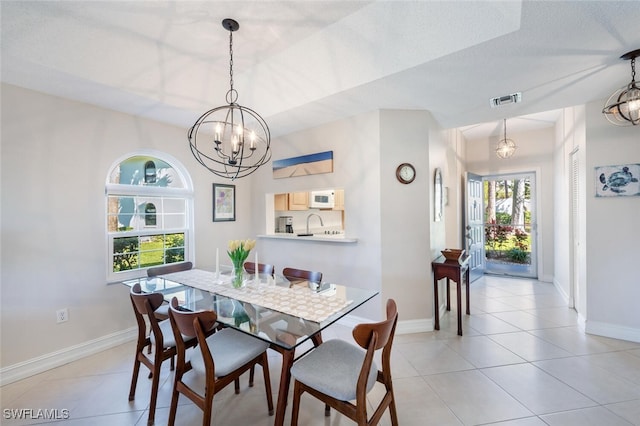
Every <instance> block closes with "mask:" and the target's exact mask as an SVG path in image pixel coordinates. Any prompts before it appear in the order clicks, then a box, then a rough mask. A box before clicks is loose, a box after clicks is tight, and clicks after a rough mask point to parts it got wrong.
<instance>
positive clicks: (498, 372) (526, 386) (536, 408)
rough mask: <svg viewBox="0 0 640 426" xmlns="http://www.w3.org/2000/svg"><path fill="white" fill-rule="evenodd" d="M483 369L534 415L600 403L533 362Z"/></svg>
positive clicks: (484, 372)
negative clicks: (532, 363)
mask: <svg viewBox="0 0 640 426" xmlns="http://www.w3.org/2000/svg"><path fill="white" fill-rule="evenodd" d="M481 371H482V373H483V374H485V375H486V376H487V377H489V378H490V379H491V380H493V381H494V382H495V383H496V384H498V386H500V387H501V388H502V389H504V390H505V391H507V392H508V393H509V394H510V395H512V396H513V397H514V398H516V399H517V400H518V401H520V403H522V405H524V406H525V407H527V408H528V409H529V410H531V411H532V412H533V413H535V414H545V413H552V412H555V411H565V410H573V409H576V408H585V407H592V406H595V405H598V404H597V403H596V402H595V401H593V400H591V399H589V398H587V397H586V396H584V395H583V394H581V393H580V392H577V391H575V390H574V389H572V388H571V387H569V386H567V385H566V384H564V383H562V382H561V381H560V380H558V379H556V378H555V377H553V376H551V375H549V374H547V373H545V372H544V371H542V370H541V369H539V368H537V367H535V366H533V365H531V364H517V365H508V366H504V367H494V368H485V369H483V370H481Z"/></svg>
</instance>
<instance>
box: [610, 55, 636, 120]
mask: <svg viewBox="0 0 640 426" xmlns="http://www.w3.org/2000/svg"><path fill="white" fill-rule="evenodd" d="M638 56H640V49H638V50H634V51H632V52H629V53H625V54H624V55H622V56H620V59H625V60H631V83H629V84H627V85H626V86H623V87H621V88H620V89H618V90H616V91H615V92H614V93H613V95H611V96H610V97H609V99H608V100H607V103H606V104H605V107H604V108H603V109H602V113H603V114H604V116H605V117H607V120H609V122H611V123H612V124H615V125H616V126H632V125H633V126H636V125H639V124H640V87H638V83H636V80H635V78H636V58H637V57H638Z"/></svg>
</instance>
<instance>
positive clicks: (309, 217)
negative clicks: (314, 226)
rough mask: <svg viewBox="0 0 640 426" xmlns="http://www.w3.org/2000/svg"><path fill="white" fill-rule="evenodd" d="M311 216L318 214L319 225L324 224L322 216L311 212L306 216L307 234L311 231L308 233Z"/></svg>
mask: <svg viewBox="0 0 640 426" xmlns="http://www.w3.org/2000/svg"><path fill="white" fill-rule="evenodd" d="M311 216H318V219H320V226H324V223H323V222H322V217H321V216H320V215H319V214H316V213H311V214H310V215H309V216H307V235H312V234H311V233H309V219H311Z"/></svg>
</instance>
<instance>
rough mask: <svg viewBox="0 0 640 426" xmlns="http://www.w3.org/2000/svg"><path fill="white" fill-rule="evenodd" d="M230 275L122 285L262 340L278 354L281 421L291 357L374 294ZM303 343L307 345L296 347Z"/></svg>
mask: <svg viewBox="0 0 640 426" xmlns="http://www.w3.org/2000/svg"><path fill="white" fill-rule="evenodd" d="M231 277H232V274H231V271H230V270H225V271H223V272H218V273H216V272H210V271H205V270H201V269H191V270H188V271H181V272H174V273H170V274H166V275H159V276H156V277H145V278H139V279H133V280H127V281H123V284H125V285H128V286H130V287H131V286H133V285H134V284H136V283H139V284H140V287H141V289H142V291H143V292H160V293H162V294H163V295H164V297H165V300H167V301H170V300H171V299H173V298H174V297H176V298H177V299H178V304H179V306H180V307H181V308H182V309H188V310H191V311H196V310H213V311H216V313H217V314H218V322H220V323H221V324H223V325H224V326H227V327H232V328H235V329H237V330H239V331H242V332H244V333H247V334H249V335H251V336H253V337H255V338H257V339H261V340H264V341H266V342H268V343H269V345H270V348H271V349H273V350H275V351H277V352H279V353H280V354H281V355H282V371H281V374H280V386H279V390H278V401H277V404H276V413H275V419H274V424H275V425H277V426H280V425H283V423H284V415H285V410H286V406H287V396H288V393H289V385H290V381H291V373H290V369H291V366H292V365H293V363H294V361H295V360H296V359H297V358H299V357H301V356H303V355H304V354H306V353H307V352H308V351H309V350H313V347H315V346H318V345H320V344H321V343H322V331H323V330H324V329H326V328H327V327H329V326H330V325H331V324H333V323H335V322H336V321H338V320H339V319H341V318H343V317H344V316H346V315H347V314H349V313H350V312H352V311H353V310H355V309H356V308H358V307H359V306H361V305H362V304H364V303H366V302H367V301H369V300H371V299H372V298H374V297H375V296H376V295H378V293H379V292H378V291H377V290H372V289H362V288H357V287H350V286H344V285H339V284H329V283H322V284H321V285H320V286H315V285H314V284H313V283H311V284H310V283H308V282H307V281H289V280H287V279H286V278H285V277H283V276H278V275H275V276H271V275H264V274H259V275H257V276H256V275H255V274H251V275H249V274H245V280H244V283H243V286H242V287H240V288H234V287H233V286H232V285H231ZM312 287H318V288H315V289H312ZM308 342H312V343H313V345H305V347H304V348H302V347H301V346H303V345H304V344H305V343H308ZM297 349H300V350H299V353H298V354H296V350H297ZM296 355H297V357H296Z"/></svg>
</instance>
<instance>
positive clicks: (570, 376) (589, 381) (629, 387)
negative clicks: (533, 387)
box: [534, 357, 640, 404]
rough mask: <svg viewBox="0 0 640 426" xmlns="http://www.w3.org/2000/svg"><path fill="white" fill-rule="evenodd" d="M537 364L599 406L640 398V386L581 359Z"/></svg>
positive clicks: (566, 359)
mask: <svg viewBox="0 0 640 426" xmlns="http://www.w3.org/2000/svg"><path fill="white" fill-rule="evenodd" d="M534 365H536V366H537V367H539V368H541V369H543V370H544V371H546V372H547V373H549V374H551V375H552V376H554V377H556V378H557V379H559V380H561V381H562V382H564V383H566V384H567V385H569V386H571V387H572V388H574V389H575V390H577V391H578V392H581V393H582V394H584V395H586V396H587V397H589V398H591V399H593V400H594V401H596V402H598V403H599V404H612V403H616V402H624V401H629V400H632V399H640V386H638V385H635V384H633V383H631V382H629V381H627V380H625V379H624V378H623V377H619V376H616V375H613V374H611V372H610V371H607V370H605V369H603V368H601V367H599V366H597V365H596V364H595V363H593V362H590V361H589V360H587V359H583V358H582V357H572V358H561V359H553V360H546V361H537V362H535V363H534Z"/></svg>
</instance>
